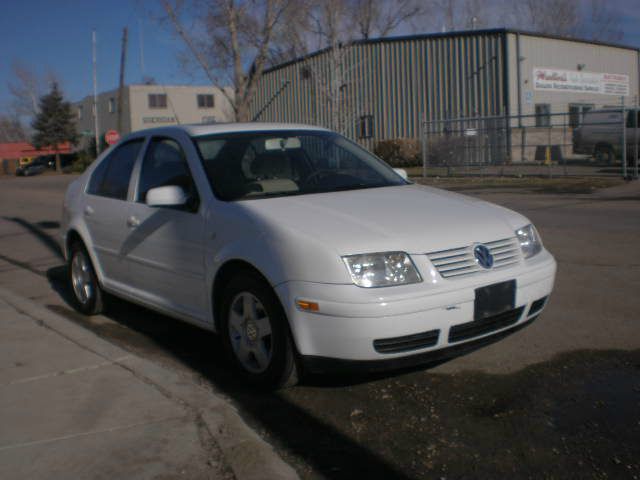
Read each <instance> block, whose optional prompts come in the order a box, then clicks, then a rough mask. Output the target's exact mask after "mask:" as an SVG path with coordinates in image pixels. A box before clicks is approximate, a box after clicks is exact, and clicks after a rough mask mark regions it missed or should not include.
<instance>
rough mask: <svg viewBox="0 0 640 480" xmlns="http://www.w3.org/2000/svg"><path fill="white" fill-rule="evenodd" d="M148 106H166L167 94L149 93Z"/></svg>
mask: <svg viewBox="0 0 640 480" xmlns="http://www.w3.org/2000/svg"><path fill="white" fill-rule="evenodd" d="M148 98H149V108H167V95H166V94H165V93H150V94H149V97H148Z"/></svg>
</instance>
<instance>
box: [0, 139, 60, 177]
mask: <svg viewBox="0 0 640 480" xmlns="http://www.w3.org/2000/svg"><path fill="white" fill-rule="evenodd" d="M56 153H71V144H70V143H63V144H62V145H60V147H58V150H57V152H56V150H54V149H53V148H43V149H40V150H38V149H36V148H35V147H34V146H33V145H31V144H30V143H27V142H10V143H0V175H12V174H14V173H15V171H16V168H17V166H18V160H19V159H20V158H22V157H39V156H40V155H54V154H56Z"/></svg>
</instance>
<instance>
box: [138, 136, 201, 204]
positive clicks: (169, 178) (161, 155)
mask: <svg viewBox="0 0 640 480" xmlns="http://www.w3.org/2000/svg"><path fill="white" fill-rule="evenodd" d="M170 185H175V186H178V187H181V188H182V189H183V190H184V191H185V193H187V195H188V196H189V197H190V198H191V199H192V201H191V206H192V207H196V206H197V197H198V196H197V190H196V187H195V185H194V182H193V177H192V176H191V172H190V171H189V166H188V164H187V159H186V157H185V154H184V151H183V150H182V147H180V144H179V143H178V142H177V141H175V140H173V139H171V138H160V137H155V138H153V139H151V142H150V143H149V148H148V149H147V153H146V154H145V156H144V161H143V162H142V170H141V172H140V184H139V186H138V201H139V202H142V203H144V202H146V197H147V192H148V191H149V190H151V189H152V188H157V187H166V186H170Z"/></svg>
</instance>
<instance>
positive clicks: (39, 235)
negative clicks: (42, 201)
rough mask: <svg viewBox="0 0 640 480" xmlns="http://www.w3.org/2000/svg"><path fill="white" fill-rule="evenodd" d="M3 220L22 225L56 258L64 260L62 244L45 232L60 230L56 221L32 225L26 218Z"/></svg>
mask: <svg viewBox="0 0 640 480" xmlns="http://www.w3.org/2000/svg"><path fill="white" fill-rule="evenodd" d="M2 218H3V220H7V221H9V222H13V223H16V224H18V225H20V226H21V227H22V228H24V229H25V230H27V231H28V232H29V233H31V235H33V236H34V237H35V238H36V239H37V240H39V241H40V243H42V245H44V247H46V248H47V250H49V251H50V252H51V253H53V254H54V255H55V256H56V257H59V258H60V259H64V254H63V252H62V248H60V244H59V243H58V241H57V240H56V239H55V238H54V237H52V236H51V235H49V234H48V233H47V232H45V229H47V230H49V229H55V228H60V223H58V222H54V221H49V220H46V221H41V222H37V223H31V222H29V221H27V220H25V219H24V218H20V217H2Z"/></svg>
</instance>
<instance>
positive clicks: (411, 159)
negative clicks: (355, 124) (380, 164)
mask: <svg viewBox="0 0 640 480" xmlns="http://www.w3.org/2000/svg"><path fill="white" fill-rule="evenodd" d="M373 153H375V154H376V155H377V156H378V157H380V158H381V159H382V160H384V161H385V162H387V163H388V164H389V165H391V166H392V167H394V168H404V167H416V166H419V165H422V157H421V151H420V141H419V140H417V139H414V138H398V139H395V140H380V141H379V142H378V143H376V145H375V147H374V148H373Z"/></svg>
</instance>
